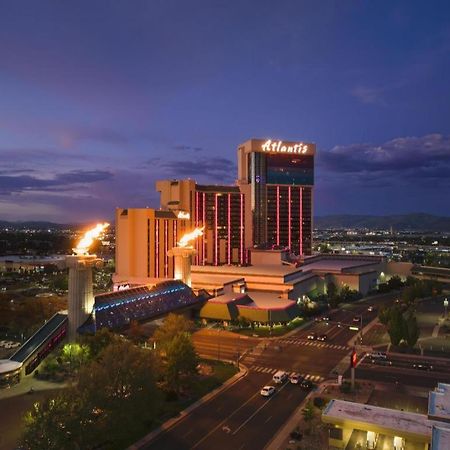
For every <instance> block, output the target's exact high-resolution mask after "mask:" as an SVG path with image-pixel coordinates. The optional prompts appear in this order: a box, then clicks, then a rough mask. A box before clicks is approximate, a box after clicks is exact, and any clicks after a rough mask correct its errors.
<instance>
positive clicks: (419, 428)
mask: <svg viewBox="0 0 450 450" xmlns="http://www.w3.org/2000/svg"><path fill="white" fill-rule="evenodd" d="M322 417H323V418H327V417H329V418H333V419H338V420H340V421H353V422H357V423H359V424H360V423H361V422H365V423H367V426H368V427H369V428H370V426H375V427H377V428H382V429H385V430H386V434H392V435H395V434H397V435H399V434H410V435H411V434H412V435H416V436H417V435H420V436H422V437H424V438H429V439H431V433H432V428H433V425H439V424H438V423H436V422H434V421H432V420H429V419H428V417H427V416H426V415H424V414H417V413H411V412H406V411H398V410H396V409H389V408H381V407H379V406H372V405H365V404H362V403H354V402H348V401H344V400H331V401H330V403H329V404H328V406H327V407H326V409H325V410H324V412H323V414H322Z"/></svg>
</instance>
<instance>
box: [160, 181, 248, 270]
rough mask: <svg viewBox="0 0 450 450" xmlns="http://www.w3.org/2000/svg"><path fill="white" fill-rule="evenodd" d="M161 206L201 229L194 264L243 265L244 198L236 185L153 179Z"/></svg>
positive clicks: (193, 226) (244, 258)
mask: <svg viewBox="0 0 450 450" xmlns="http://www.w3.org/2000/svg"><path fill="white" fill-rule="evenodd" d="M156 189H157V190H158V191H159V192H160V196H161V209H163V210H169V211H172V212H173V213H174V215H175V216H177V217H185V218H186V219H185V220H186V223H187V224H189V227H190V229H193V228H204V230H203V236H201V237H199V238H198V239H196V241H195V244H194V245H195V250H196V255H195V256H194V262H195V264H196V265H216V266H217V265H222V264H245V263H246V261H247V253H248V252H247V250H246V242H245V234H244V228H245V201H244V195H243V194H242V193H241V191H240V189H239V187H238V186H217V185H207V186H206V185H199V184H196V183H195V181H193V180H162V181H157V182H156Z"/></svg>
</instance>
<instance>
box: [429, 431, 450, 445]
mask: <svg viewBox="0 0 450 450" xmlns="http://www.w3.org/2000/svg"><path fill="white" fill-rule="evenodd" d="M449 448H450V429H448V428H442V427H433V434H432V437H431V450H447V449H449Z"/></svg>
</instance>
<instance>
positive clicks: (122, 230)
mask: <svg viewBox="0 0 450 450" xmlns="http://www.w3.org/2000/svg"><path fill="white" fill-rule="evenodd" d="M188 226H189V220H186V219H179V218H178V217H177V216H176V214H174V213H173V212H171V211H159V210H154V209H150V208H128V209H122V208H117V209H116V274H115V276H114V282H115V284H116V286H117V285H120V283H121V282H122V281H123V282H126V283H128V282H131V283H133V284H139V283H145V282H147V281H148V280H149V279H159V278H173V277H174V262H173V258H172V257H170V256H169V255H168V251H169V250H170V249H171V248H173V247H175V246H176V243H177V240H178V239H179V238H180V237H181V235H182V234H183V233H184V232H185V230H186V229H187V227H188Z"/></svg>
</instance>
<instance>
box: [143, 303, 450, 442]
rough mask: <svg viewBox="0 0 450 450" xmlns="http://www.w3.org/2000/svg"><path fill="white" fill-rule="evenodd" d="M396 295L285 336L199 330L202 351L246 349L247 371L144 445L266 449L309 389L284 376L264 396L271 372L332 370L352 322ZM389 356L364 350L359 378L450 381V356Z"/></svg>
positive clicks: (218, 354)
mask: <svg viewBox="0 0 450 450" xmlns="http://www.w3.org/2000/svg"><path fill="white" fill-rule="evenodd" d="M394 298H395V294H387V295H385V296H379V297H377V298H376V299H371V300H370V302H369V301H364V302H358V303H355V304H352V305H348V306H346V307H344V308H342V309H339V310H337V311H334V312H332V313H330V314H329V315H326V316H325V319H327V320H320V321H312V322H311V323H309V324H308V325H307V326H305V327H304V328H303V329H299V330H297V331H295V332H293V333H291V334H289V335H288V336H286V337H282V338H272V339H258V338H256V337H246V336H239V335H237V334H234V333H229V332H226V331H219V330H214V329H206V330H200V331H199V332H197V333H195V334H194V344H195V346H196V349H197V352H198V353H199V354H200V356H203V357H209V358H214V359H223V360H232V361H236V359H237V358H238V357H240V363H241V364H244V365H245V367H247V368H248V373H247V375H246V376H245V377H243V378H242V379H241V380H239V381H237V382H236V383H234V384H233V385H232V386H230V387H229V388H227V389H225V390H224V391H222V392H221V393H220V394H219V395H217V396H216V397H214V398H212V399H211V400H209V401H207V402H206V403H204V404H202V405H201V406H200V407H198V408H197V409H195V410H194V411H193V412H192V413H191V414H189V415H187V416H186V417H185V418H183V419H182V420H180V421H179V422H178V423H177V424H176V425H174V426H173V427H171V428H170V429H168V430H166V431H165V432H163V433H161V434H160V435H159V436H158V437H157V438H156V439H155V440H154V441H153V442H151V443H150V444H149V445H148V446H147V447H146V448H147V449H159V448H165V449H174V450H175V449H188V448H189V449H210V448H215V449H217V450H220V449H230V448H233V449H236V450H242V449H263V448H264V447H265V446H266V445H267V444H268V443H269V442H270V440H271V439H272V438H273V436H274V435H275V434H276V432H277V431H278V429H279V428H280V427H281V426H282V425H283V424H284V423H285V421H286V420H287V419H288V418H289V417H290V415H291V414H292V413H293V412H294V411H295V409H296V408H297V407H298V406H299V404H300V403H301V402H302V400H303V399H304V398H305V397H306V395H307V391H305V390H303V389H302V388H301V387H299V386H296V385H291V384H290V383H285V384H283V385H280V386H277V388H276V393H275V394H274V395H273V396H272V397H269V398H267V397H262V396H261V395H260V390H261V388H262V387H263V386H264V385H267V384H270V385H274V383H273V381H272V376H273V374H274V373H275V372H276V371H277V370H284V371H287V372H288V373H298V374H300V375H302V376H303V377H305V378H306V379H308V380H310V381H312V382H313V383H320V382H322V381H323V380H326V379H331V378H334V377H335V373H334V370H335V368H336V367H337V366H338V365H339V363H340V362H342V361H344V366H345V361H346V358H347V357H348V355H350V352H351V351H352V348H353V347H352V346H351V345H349V341H350V340H351V339H352V338H354V337H355V336H356V335H357V334H358V333H359V331H357V330H351V329H349V327H350V326H352V327H355V326H357V327H358V328H360V327H361V324H362V327H364V326H366V325H367V324H368V323H370V321H372V320H373V319H374V318H375V317H376V315H377V311H378V309H379V308H380V307H381V306H382V305H383V304H384V303H386V302H392V301H393V300H394ZM369 306H373V307H374V308H373V310H371V311H370V310H369ZM371 309H372V308H371ZM361 316H362V321H361ZM356 318H358V319H359V321H358V320H357V319H356ZM312 333H316V335H317V336H319V335H323V334H326V335H327V339H326V341H323V342H322V341H318V340H316V339H314V340H311V339H308V335H311V334H312ZM358 341H359V340H358ZM390 360H392V365H391V364H389V365H381V364H374V363H372V362H371V360H370V359H369V358H367V357H365V358H364V359H363V360H362V361H361V362H360V364H359V365H358V367H357V369H356V376H357V378H361V379H371V380H374V381H385V382H386V381H388V382H395V381H400V382H401V383H402V384H408V385H409V384H410V385H415V386H422V387H430V388H433V387H434V386H436V383H437V382H438V381H450V362H448V363H447V362H446V361H445V360H443V361H439V362H438V361H436V360H434V361H433V363H432V364H433V370H430V371H427V370H419V369H414V368H413V367H412V363H413V362H412V360H410V357H407V356H402V355H394V356H392V357H390ZM341 365H342V364H341ZM347 375H348V374H347Z"/></svg>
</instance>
